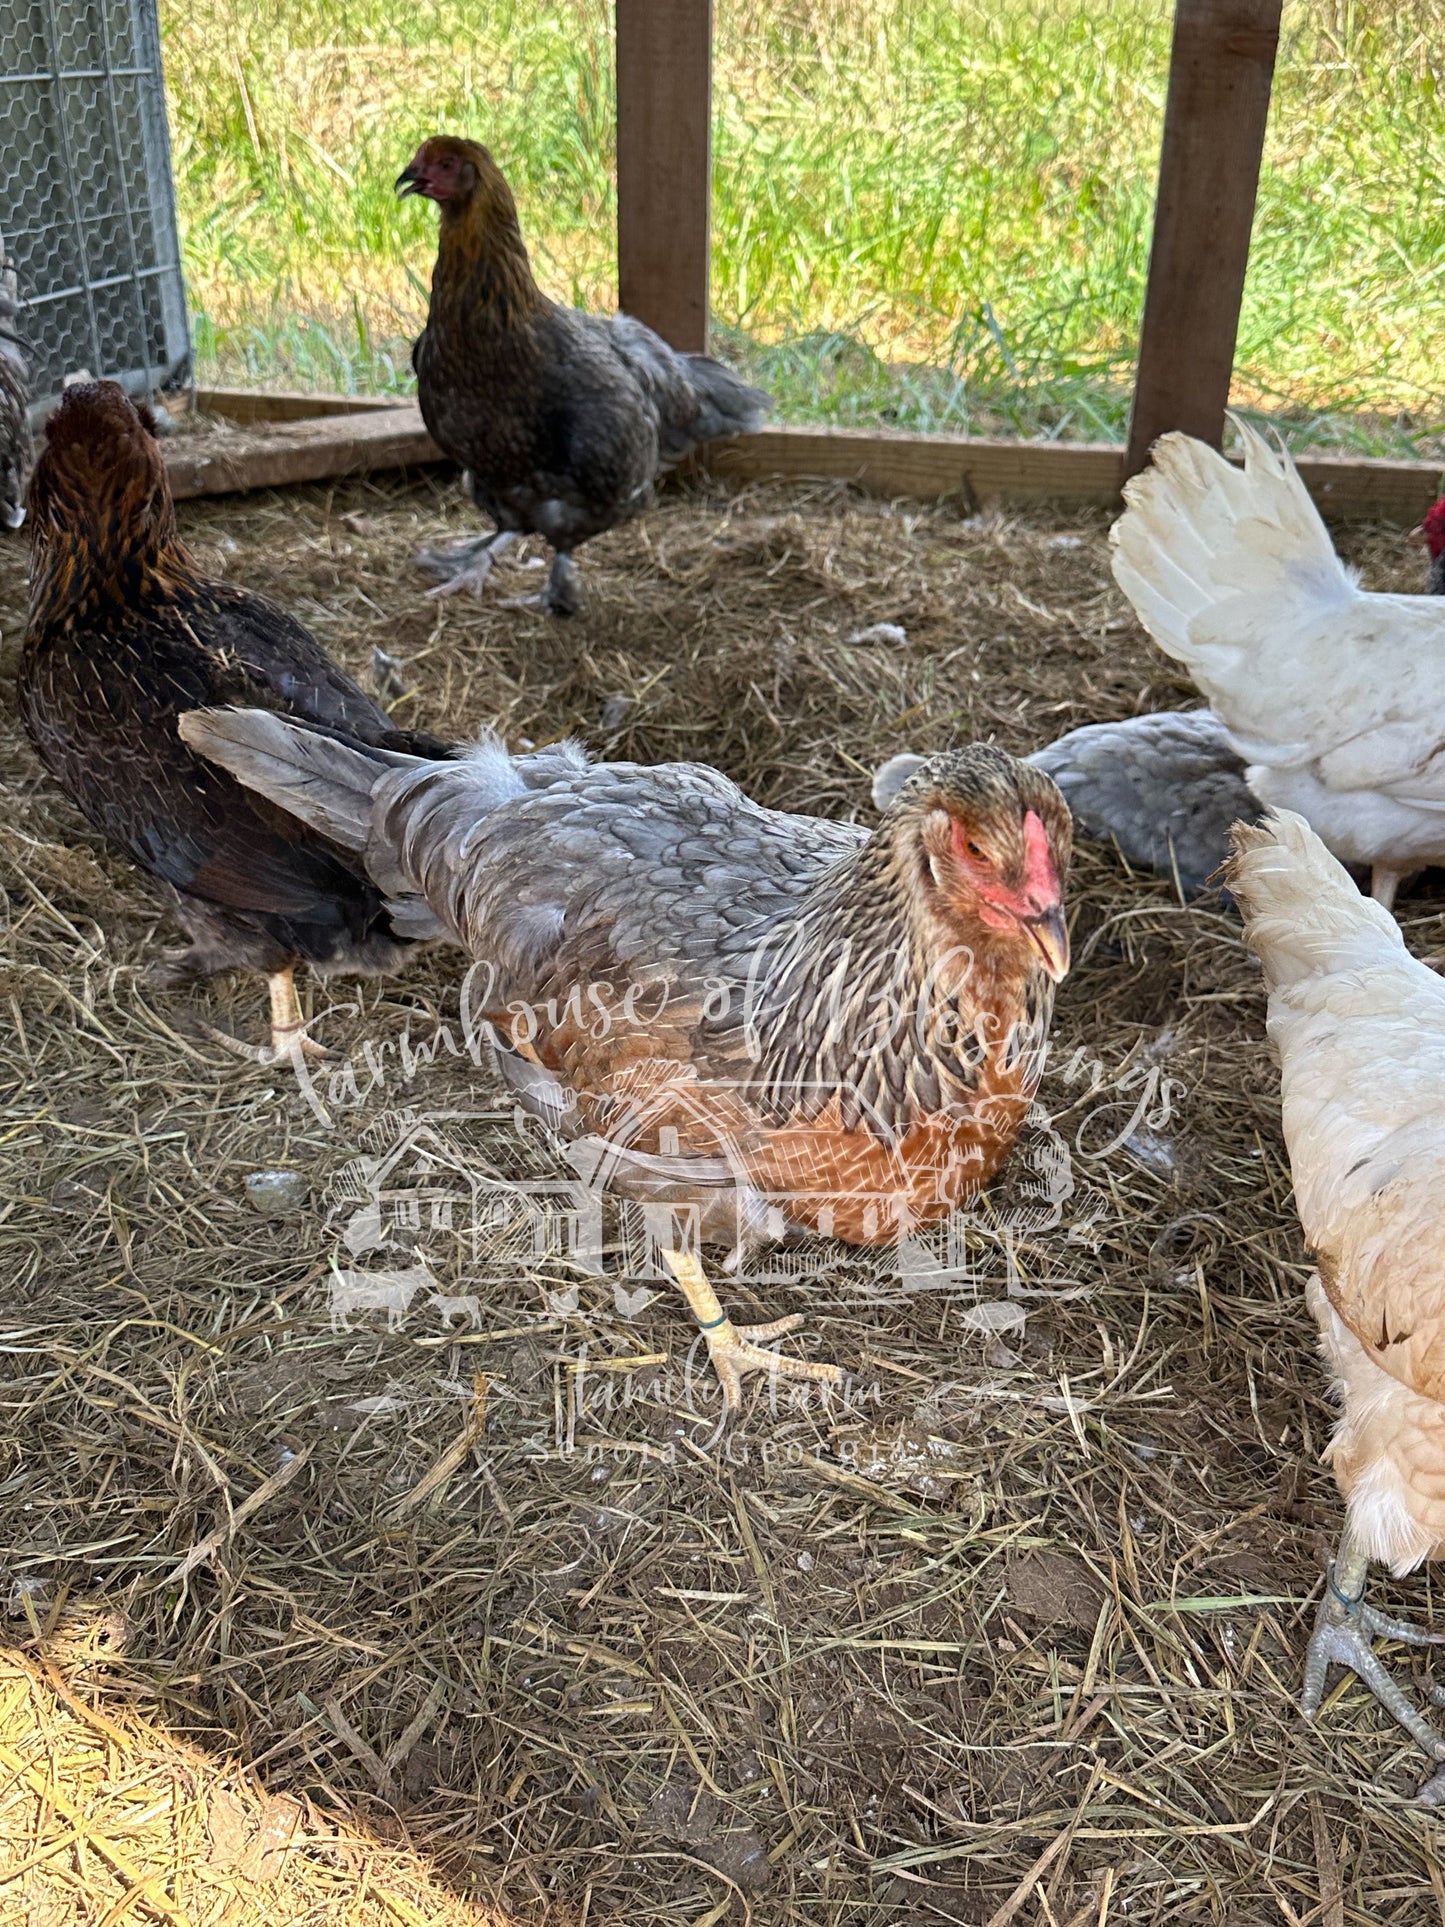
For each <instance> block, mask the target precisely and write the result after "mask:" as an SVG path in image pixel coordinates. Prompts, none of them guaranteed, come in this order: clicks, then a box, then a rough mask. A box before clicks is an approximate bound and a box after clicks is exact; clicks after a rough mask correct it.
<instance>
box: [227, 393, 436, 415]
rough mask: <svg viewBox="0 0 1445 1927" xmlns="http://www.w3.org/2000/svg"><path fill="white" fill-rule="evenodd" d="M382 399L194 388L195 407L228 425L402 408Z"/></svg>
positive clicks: (382, 396)
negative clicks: (223, 417) (219, 417)
mask: <svg viewBox="0 0 1445 1927" xmlns="http://www.w3.org/2000/svg"><path fill="white" fill-rule="evenodd" d="M406 406H407V404H406V403H405V402H404V401H395V400H392V399H391V398H390V397H388V396H386V395H313V394H312V393H310V392H309V390H306V389H302V388H198V389H197V390H196V407H197V408H198V409H200V410H201V411H202V413H204V414H207V415H224V416H225V417H226V419H227V421H232V422H300V421H314V420H315V419H316V417H317V416H319V415H369V414H371V413H373V412H374V411H375V410H376V409H379V408H405V407H406Z"/></svg>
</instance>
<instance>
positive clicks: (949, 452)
mask: <svg viewBox="0 0 1445 1927" xmlns="http://www.w3.org/2000/svg"><path fill="white" fill-rule="evenodd" d="M206 392H207V393H208V394H211V395H213V396H215V397H216V398H217V402H218V404H219V403H221V402H223V401H224V399H225V397H226V395H227V394H228V392H229V391H226V390H208V391H206ZM243 392H245V393H247V394H249V393H250V392H251V391H249V390H246V391H243ZM318 399H323V400H324V399H332V400H336V401H342V402H349V401H350V400H352V399H353V398H352V397H349V396H336V397H330V398H326V397H320V398H318V397H316V396H309V397H308V400H310V401H312V402H314V401H316V400H318ZM217 412H220V407H219V405H218V407H217ZM165 455H166V469H167V472H168V473H169V475H170V478H171V489H172V492H173V493H174V495H175V496H176V498H177V500H178V501H184V500H185V499H186V498H188V497H191V496H197V495H228V494H233V493H237V492H239V491H242V490H246V489H257V488H283V487H285V486H286V485H287V484H289V483H297V482H321V481H327V480H330V479H332V478H335V477H340V476H347V475H365V474H369V473H370V472H371V471H372V470H375V469H387V468H411V467H417V466H421V465H422V464H425V463H434V462H441V461H444V460H445V457H444V456H443V455H442V453H441V450H440V449H439V448H438V447H437V446H436V444H435V443H434V442H433V441H432V439H431V437H430V436H429V435H428V434H427V432H426V429H425V427H424V425H423V423H422V419H421V413H420V411H419V410H418V408H417V407H416V404H415V403H413V402H405V403H400V404H392V405H388V406H387V407H385V408H376V409H364V410H356V411H354V412H353V411H351V410H349V409H348V410H347V411H345V412H341V413H338V414H333V415H330V416H320V417H314V418H312V419H309V420H283V421H280V422H274V423H273V424H270V425H267V426H266V427H265V428H264V431H263V432H258V433H257V434H255V435H254V436H246V435H244V434H238V435H237V436H236V437H235V439H234V441H232V439H231V437H229V436H226V437H223V438H219V439H218V440H216V441H211V442H208V441H207V440H206V439H205V438H204V437H202V436H191V435H178V436H176V437H174V438H173V439H171V440H168V441H167V442H166V443H165ZM694 462H695V466H696V470H697V472H699V473H702V474H711V475H715V476H718V477H720V478H722V479H724V480H727V481H735V482H762V481H791V482H798V481H844V482H852V483H854V484H856V485H857V486H858V487H860V488H865V489H868V490H869V491H870V492H871V493H873V494H875V495H897V496H913V497H915V498H917V499H919V500H922V501H941V500H944V499H946V498H949V497H952V498H954V499H955V500H958V501H960V502H962V503H964V504H966V505H970V506H971V505H973V504H975V503H980V502H985V501H988V500H992V499H997V500H999V501H1002V502H1059V503H1072V504H1081V503H1097V504H1101V505H1103V506H1106V507H1109V506H1116V505H1117V503H1118V500H1119V491H1120V489H1121V487H1122V486H1123V480H1124V451H1123V449H1121V448H1118V447H1116V446H1114V445H1113V444H1112V443H1105V442H1011V441H987V440H984V439H982V438H980V439H977V440H973V439H968V438H965V437H963V436H958V435H906V434H900V433H896V432H894V433H888V432H887V431H884V430H881V429H878V430H875V429H867V428H765V429H763V430H761V431H760V432H759V433H758V434H756V435H740V436H739V437H738V438H737V439H736V440H735V441H730V442H714V443H713V444H712V446H711V447H710V448H707V449H704V450H702V451H701V452H700V454H699V455H698V456H697V457H695V458H694ZM1299 471H1300V474H1301V475H1302V476H1303V477H1304V481H1305V486H1306V487H1307V488H1308V489H1309V491H1310V493H1311V494H1312V495H1313V496H1314V498H1315V500H1316V502H1318V503H1319V505H1320V508H1321V510H1322V511H1323V513H1324V514H1325V515H1327V516H1329V517H1331V518H1332V519H1333V520H1336V521H1350V520H1354V519H1366V520H1374V521H1381V522H1395V523H1398V524H1399V525H1400V526H1402V527H1405V528H1409V527H1411V526H1412V525H1413V524H1414V523H1416V522H1418V521H1419V520H1420V518H1421V516H1422V515H1424V513H1425V511H1426V509H1428V508H1429V506H1430V504H1431V503H1432V502H1434V501H1436V500H1437V499H1438V498H1439V497H1440V496H1441V495H1442V494H1445V463H1442V462H1381V461H1366V460H1361V459H1355V458H1351V457H1343V456H1333V455H1305V456H1301V457H1300V460H1299Z"/></svg>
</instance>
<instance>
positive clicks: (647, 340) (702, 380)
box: [608, 314, 771, 468]
mask: <svg viewBox="0 0 1445 1927" xmlns="http://www.w3.org/2000/svg"><path fill="white" fill-rule="evenodd" d="M608 337H609V339H610V341H611V343H612V346H613V348H614V350H615V351H616V353H617V355H618V357H619V358H620V359H621V360H622V361H624V362H625V363H626V364H627V367H628V369H629V371H630V372H631V374H632V377H633V379H634V380H635V381H636V383H637V385H638V386H639V388H641V390H642V392H643V394H644V395H645V396H646V397H647V400H648V402H649V403H650V405H651V407H652V409H653V411H654V413H655V415H656V417H657V446H658V457H659V460H660V461H661V463H662V465H663V467H665V468H670V467H672V465H673V464H674V463H676V462H680V461H681V460H682V458H683V457H684V456H685V455H686V454H688V453H689V452H690V451H691V450H692V449H694V448H697V447H700V446H701V444H702V443H704V442H715V441H719V440H722V439H723V438H725V437H726V436H729V435H742V434H746V433H747V432H748V431H749V430H750V429H754V428H760V427H761V426H762V424H763V423H764V422H765V421H766V420H767V418H768V413H769V409H770V407H771V403H770V401H769V398H768V396H766V395H765V394H764V393H763V392H762V390H761V389H758V388H750V387H749V386H748V384H747V383H746V382H745V381H740V380H739V379H738V377H737V376H736V375H735V374H734V373H733V372H732V370H731V369H730V368H725V367H724V366H723V365H722V363H721V362H720V361H714V360H713V359H712V357H711V356H710V355H680V354H678V352H677V351H676V349H674V348H670V347H669V346H668V345H667V343H666V342H665V341H664V340H663V339H662V337H661V335H657V334H654V333H653V331H652V329H651V328H648V327H646V326H644V324H643V323H642V322H640V321H637V320H635V319H634V318H633V317H632V316H631V315H628V314H619V315H614V316H613V317H612V319H611V321H610V322H609V324H608Z"/></svg>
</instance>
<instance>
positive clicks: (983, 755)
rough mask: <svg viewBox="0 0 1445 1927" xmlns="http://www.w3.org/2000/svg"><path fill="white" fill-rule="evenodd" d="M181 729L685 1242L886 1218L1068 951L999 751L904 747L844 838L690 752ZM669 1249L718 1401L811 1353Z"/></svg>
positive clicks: (1059, 845) (913, 1221)
mask: <svg viewBox="0 0 1445 1927" xmlns="http://www.w3.org/2000/svg"><path fill="white" fill-rule="evenodd" d="M181 732H182V734H183V735H184V737H185V739H186V741H187V742H189V743H192V744H194V745H195V746H196V747H197V748H198V749H200V750H202V751H204V752H205V753H206V754H207V755H210V756H214V757H215V758H216V759H217V760H218V761H219V762H220V763H221V764H222V765H223V766H224V767H225V768H226V769H228V770H230V771H231V772H232V773H233V774H234V775H236V776H237V777H239V778H240V780H241V781H242V782H245V783H248V784H250V785H252V786H253V787H254V788H256V789H258V790H260V791H261V792H262V793H263V794H264V795H266V796H269V797H270V798H271V799H272V800H273V801H274V802H276V803H278V804H281V805H283V806H284V807H286V808H288V809H292V810H295V811H296V813H297V814H298V815H299V816H300V817H302V819H303V820H305V821H307V822H313V823H316V822H324V823H325V824H326V825H327V826H328V829H329V831H330V833H331V834H333V835H335V836H337V837H338V838H339V839H340V840H341V841H343V842H344V843H346V845H347V846H348V847H349V848H350V849H352V850H354V851H355V852H356V853H357V855H358V856H364V858H365V861H366V864H367V867H368V869H369V870H370V872H371V874H372V876H373V877H374V878H375V880H376V882H377V883H378V885H379V886H380V887H381V888H383V889H385V890H386V891H387V893H388V894H389V895H392V896H396V897H404V896H405V895H407V894H408V893H414V894H415V895H417V896H419V897H421V898H422V899H423V900H424V902H425V904H426V905H427V906H428V908H429V909H430V910H431V911H432V912H433V913H434V914H435V916H436V918H437V921H438V922H439V923H440V924H441V925H442V926H443V927H444V928H445V930H446V931H447V932H448V933H449V934H450V935H451V936H452V937H453V938H455V939H456V941H457V942H459V943H461V944H463V945H465V947H466V948H467V949H468V950H470V951H471V953H472V955H473V956H474V957H475V958H477V959H478V961H479V963H480V965H481V966H482V967H481V969H480V970H479V971H477V972H476V973H474V976H473V978H472V979H470V980H469V982H470V985H471V994H472V995H475V994H476V992H477V985H478V982H479V981H480V983H481V986H482V988H481V993H480V994H481V1003H480V1007H479V1014H481V1015H484V1016H487V1017H488V1018H490V1019H491V1020H492V1021H493V1023H494V1025H495V1029H496V1033H497V1036H498V1043H499V1050H498V1057H499V1062H500V1064H501V1068H502V1070H503V1072H504V1074H505V1076H506V1077H507V1079H508V1081H509V1082H510V1083H511V1084H512V1085H513V1087H514V1088H515V1090H516V1092H517V1095H518V1098H519V1099H520V1101H521V1102H522V1103H523V1104H526V1105H528V1106H529V1107H531V1108H532V1109H534V1110H536V1111H537V1112H539V1113H540V1114H541V1115H542V1116H544V1117H546V1118H547V1119H548V1121H549V1122H551V1123H552V1124H553V1125H554V1126H555V1127H556V1128H558V1129H559V1130H561V1131H563V1132H564V1133H565V1134H567V1135H568V1136H570V1137H573V1138H574V1139H576V1140H577V1141H576V1143H575V1144H574V1145H573V1147H572V1155H573V1160H574V1162H575V1163H576V1164H577V1168H578V1169H579V1170H583V1171H584V1172H585V1173H587V1175H588V1176H589V1178H590V1180H591V1181H592V1182H594V1183H603V1182H605V1183H608V1184H610V1185H611V1186H612V1187H613V1188H614V1189H616V1190H618V1191H620V1192H622V1193H623V1194H624V1195H626V1196H630V1197H633V1198H637V1199H640V1200H641V1201H642V1202H643V1203H644V1204H645V1205H648V1206H652V1207H655V1208H656V1210H657V1211H658V1212H659V1213H661V1214H662V1216H663V1218H665V1219H668V1221H669V1222H670V1223H671V1222H673V1220H672V1219H671V1216H670V1214H671V1213H673V1212H674V1211H676V1212H677V1219H676V1222H678V1223H690V1224H691V1226H692V1227H693V1229H694V1231H695V1234H696V1237H697V1238H698V1239H699V1240H700V1241H702V1242H708V1243H721V1244H723V1245H724V1246H726V1247H728V1248H730V1249H731V1250H732V1251H733V1252H734V1253H735V1254H737V1255H741V1253H742V1252H743V1251H745V1250H747V1249H748V1248H750V1247H751V1246H752V1245H754V1244H756V1243H759V1242H762V1241H765V1240H766V1239H767V1238H769V1237H776V1236H780V1235H782V1234H783V1233H784V1232H785V1231H786V1230H787V1229H789V1228H804V1229H809V1230H814V1231H819V1232H823V1233H825V1234H831V1235H832V1236H834V1237H837V1238H840V1239H843V1240H844V1241H846V1242H847V1243H850V1244H857V1245H871V1244H878V1243H883V1242H886V1241H889V1240H893V1239H898V1238H900V1237H902V1236H904V1235H906V1234H909V1233H910V1232H911V1231H912V1229H913V1228H916V1227H918V1226H922V1225H928V1224H932V1223H937V1222H938V1221H939V1220H941V1219H943V1218H945V1217H947V1216H948V1215H949V1213H950V1212H952V1211H953V1210H954V1209H955V1207H956V1206H958V1205H959V1204H961V1203H962V1202H963V1201H964V1200H966V1199H967V1198H969V1197H971V1196H972V1195H973V1194H974V1193H976V1192H977V1191H978V1189H979V1188H980V1186H982V1185H984V1184H986V1183H987V1182H988V1180H989V1179H990V1178H991V1177H993V1175H994V1174H995V1172H997V1171H998V1170H999V1169H1000V1167H1001V1166H1002V1165H1003V1163H1004V1161H1005V1160H1006V1159H1007V1157H1008V1155H1009V1152H1010V1151H1011V1149H1012V1148H1013V1145H1014V1142H1015V1140H1016V1138H1017V1136H1018V1133H1019V1131H1020V1129H1021V1127H1022V1124H1023V1121H1024V1118H1025V1116H1026V1114H1027V1112H1028V1109H1029V1105H1030V1103H1031V1100H1032V1098H1033V1094H1034V1091H1035V1089H1036V1087H1037V1083H1038V1079H1039V1076H1040V1073H1041V1071H1042V1067H1043V1049H1044V1043H1045V1040H1046V1037H1047V1033H1048V1025H1049V1017H1050V1012H1051V1010H1052V1006H1053V988H1054V984H1055V983H1056V982H1057V981H1058V980H1059V979H1060V978H1061V977H1062V976H1063V975H1064V973H1065V971H1066V970H1067V969H1068V962H1069V941H1068V930H1067V925H1066V922H1065V916H1064V900H1063V890H1064V880H1065V877H1066V876H1067V873H1068V864H1069V853H1070V824H1069V812H1068V809H1067V807H1066V806H1065V804H1064V800H1063V798H1062V797H1061V796H1060V794H1059V792H1058V790H1057V789H1056V787H1055V786H1054V784H1053V783H1052V782H1051V781H1050V780H1049V778H1048V777H1047V776H1045V775H1044V774H1043V772H1042V771H1040V770H1036V769H1032V768H1030V767H1029V765H1028V764H1027V763H1020V762H1016V761H1015V760H1014V758H1013V757H1011V756H1008V755H1006V754H1005V753H1004V751H1002V750H1000V749H995V748H992V747H990V746H985V745H978V746H975V747H973V748H970V749H964V750H959V751H956V752H953V753H950V754H946V755H942V756H934V757H930V758H929V759H928V761H927V762H925V763H924V764H923V765H922V767H921V768H920V769H919V770H918V772H917V773H916V775H915V776H914V777H913V778H912V780H911V781H910V782H909V783H907V784H906V785H905V786H904V788H903V790H902V791H901V793H900V794H899V796H898V797H897V799H896V800H895V802H894V803H893V805H892V807H891V808H890V809H889V810H888V812H887V813H886V814H885V816H884V818H883V821H882V823H881V824H880V825H879V826H878V828H877V830H876V831H875V832H874V833H873V835H872V836H869V835H868V833H867V832H866V831H864V830H863V829H861V828H859V827H858V826H857V825H856V824H850V823H831V822H825V821H822V820H820V819H819V818H816V817H809V816H794V815H786V814H784V813H783V812H782V811H779V810H767V809H763V808H761V807H760V806H759V805H758V804H756V803H754V802H752V801H750V799H749V798H747V797H746V796H744V795H743V794H742V792H741V791H740V790H739V789H738V788H737V787H736V786H735V785H734V784H733V783H730V782H729V781H728V779H727V778H726V777H725V776H722V775H719V773H718V772H717V771H716V770H712V769H707V768H704V767H702V766H701V765H699V764H693V763H670V764H663V765H661V766H660V767H657V768H652V769H646V768H640V767H639V766H637V765H636V764H631V763H614V764H600V765H589V764H588V763H587V762H586V760H585V758H584V757H583V756H582V755H581V753H580V751H576V750H575V749H569V747H568V746H566V745H563V746H561V747H554V748H553V749H552V750H550V751H548V752H546V753H545V754H543V753H540V752H539V753H538V754H537V755H534V756H530V757H527V758H525V759H523V760H521V761H514V760H513V759H512V758H510V757H509V756H508V755H507V753H506V751H505V750H504V749H503V748H502V747H501V745H500V744H497V743H490V744H482V745H479V746H478V748H477V749H475V750H473V751H470V752H468V753H467V754H466V755H465V756H464V757H459V758H458V759H457V760H456V761H455V762H453V763H449V764H446V765H444V766H436V765H432V766H428V765H426V764H424V763H420V762H418V761H417V760H416V759H415V758H412V757H407V756H404V755H394V754H390V753H388V752H387V751H385V750H381V749H361V750H359V751H358V750H357V749H355V748H350V747H346V746H343V745H342V744H339V743H337V742H336V741H334V740H333V739H331V738H330V737H324V736H320V735H318V734H317V733H315V732H314V731H312V730H309V729H306V728H305V727H303V726H301V725H298V724H295V723H290V722H284V721H282V720H280V719H279V718H277V717H275V716H271V715H265V714H260V713H257V712H255V711H252V712H250V713H244V712H236V711H224V712H214V711H213V712H212V713H210V714H209V715H205V716H187V717H185V718H183V719H182V722H181ZM666 1241H667V1244H668V1245H669V1246H674V1245H678V1243H679V1241H678V1239H677V1238H676V1237H674V1236H673V1235H671V1234H670V1233H669V1234H668V1235H667V1240H666ZM668 1262H669V1264H671V1266H672V1268H673V1270H674V1272H675V1274H676V1276H677V1279H678V1282H679V1284H680V1285H681V1286H682V1288H683V1291H684V1292H685V1294H686V1296H687V1298H688V1301H689V1303H690V1305H691V1306H692V1309H693V1311H694V1314H695V1315H696V1317H697V1320H698V1323H699V1325H700V1327H701V1329H702V1331H703V1332H704V1334H705V1336H706V1340H707V1344H708V1347H709V1350H710V1352H711V1355H712V1359H713V1363H714V1365H715V1366H716V1368H717V1371H718V1375H719V1377H720V1379H721V1381H722V1384H723V1388H724V1391H725V1393H726V1396H727V1400H728V1403H729V1404H730V1405H731V1404H733V1403H735V1402H736V1400H737V1398H738V1396H739V1393H740V1386H741V1378H742V1375H743V1374H744V1373H745V1372H750V1371H762V1370H768V1371H788V1372H795V1373H798V1374H801V1375H802V1376H805V1377H813V1378H833V1377H836V1375H837V1374H836V1373H835V1372H834V1371H833V1368H832V1367H829V1366H821V1365H816V1364H812V1363H810V1362H807V1361H801V1360H796V1359H787V1358H782V1359H780V1358H779V1357H778V1355H777V1354H776V1353H773V1352H770V1351H764V1350H763V1349H761V1347H760V1345H759V1344H758V1343H757V1342H756V1341H757V1340H759V1339H760V1338H764V1337H776V1336H778V1335H779V1334H780V1333H781V1332H782V1331H785V1330H788V1329H790V1328H791V1326H792V1325H794V1324H796V1323H797V1322H798V1321H797V1320H796V1319H792V1320H783V1321H780V1322H777V1323H774V1324H771V1325H766V1326H760V1327H756V1328H753V1329H751V1330H749V1329H747V1328H738V1327H735V1326H734V1325H733V1324H732V1323H731V1321H730V1320H729V1319H727V1318H726V1317H725V1316H724V1314H723V1312H722V1309H721V1307H720V1305H719V1304H718V1300H717V1297H716V1295H715V1294H714V1292H713V1289H712V1286H711V1285H710V1284H709V1282H708V1280H707V1278H706V1276H705V1275H704V1273H703V1272H702V1269H701V1266H700V1264H699V1262H698V1260H697V1257H696V1255H695V1253H694V1252H692V1251H691V1250H688V1249H683V1248H677V1249H671V1250H670V1251H669V1254H668Z"/></svg>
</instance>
